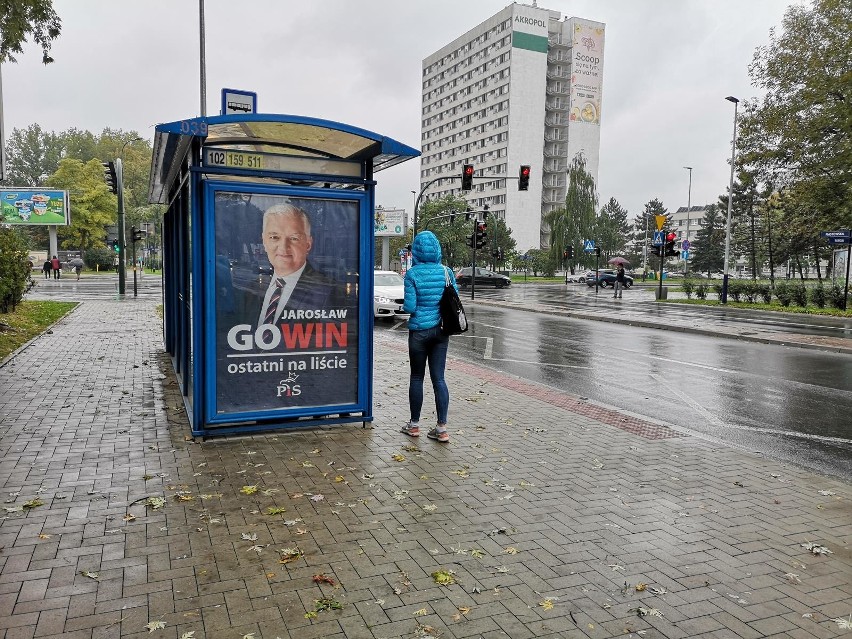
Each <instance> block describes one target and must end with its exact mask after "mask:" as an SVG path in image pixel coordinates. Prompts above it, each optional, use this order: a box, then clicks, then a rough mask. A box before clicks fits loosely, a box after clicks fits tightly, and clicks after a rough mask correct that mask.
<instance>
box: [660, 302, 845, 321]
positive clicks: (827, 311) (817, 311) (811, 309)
mask: <svg viewBox="0 0 852 639" xmlns="http://www.w3.org/2000/svg"><path fill="white" fill-rule="evenodd" d="M666 303H668V304H692V305H693V306H722V303H721V302H719V300H697V299H693V300H666ZM725 306H727V307H728V308H745V309H751V310H753V311H774V312H776V313H799V314H804V315H830V316H832V317H852V310H846V311H842V310H840V309H837V308H817V307H816V306H792V305H790V306H781V304H780V303H779V302H776V301H773V302H772V304H762V303H758V302H754V303H752V302H732V301H731V298H728V303H727V304H725Z"/></svg>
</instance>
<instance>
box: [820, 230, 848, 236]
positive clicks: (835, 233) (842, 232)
mask: <svg viewBox="0 0 852 639" xmlns="http://www.w3.org/2000/svg"><path fill="white" fill-rule="evenodd" d="M820 236H821V237H850V236H852V231H850V230H847V229H842V230H840V231H820Z"/></svg>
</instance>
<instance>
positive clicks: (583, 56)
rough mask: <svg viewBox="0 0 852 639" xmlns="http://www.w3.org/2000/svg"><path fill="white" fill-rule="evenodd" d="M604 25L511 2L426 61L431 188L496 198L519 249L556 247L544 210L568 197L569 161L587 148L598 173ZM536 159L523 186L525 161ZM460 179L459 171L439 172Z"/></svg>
mask: <svg viewBox="0 0 852 639" xmlns="http://www.w3.org/2000/svg"><path fill="white" fill-rule="evenodd" d="M603 49H604V25H603V23H601V22H594V21H591V20H584V19H582V18H568V17H565V18H562V16H561V14H560V13H559V12H558V11H551V10H548V9H542V8H539V7H537V6H536V4H535V3H533V4H532V6H530V5H524V4H511V5H509V6H508V7H506V8H505V9H503V10H502V11H500V12H499V13H497V14H496V15H494V16H492V17H490V18H488V19H487V20H486V21H485V22H483V23H482V24H480V25H479V26H477V27H475V28H474V29H471V30H470V31H468V32H467V33H465V34H464V35H463V36H461V37H459V38H457V39H456V40H453V41H452V42H451V43H449V44H448V45H446V46H445V47H442V48H441V49H439V50H438V51H436V52H435V53H433V54H432V55H430V56H429V57H427V58H426V59H425V60H424V61H423V110H422V132H421V142H422V151H423V155H422V157H421V161H420V184H421V188H422V187H423V186H425V185H426V184H427V183H429V182H430V181H432V180H435V181H434V183H432V184H431V185H430V186H429V187H428V189H427V190H426V191H425V194H424V196H428V197H442V196H444V195H447V194H450V193H452V194H455V195H459V194H461V193H462V192H461V191H460V187H461V180H460V177H461V172H462V165H463V164H472V165H473V166H474V169H475V173H474V180H473V189H472V190H471V191H470V192H466V193H465V197H466V199H467V201H468V203H469V204H470V205H471V206H472V207H473V208H474V209H479V208H481V207H482V206H483V205H485V204H488V205H489V207H490V210H491V211H492V212H493V213H496V214H497V216H503V215H505V219H506V224H507V225H508V226H509V228H511V229H512V237H514V238H515V241H516V242H517V248H518V250H519V251H525V250H527V249H530V248H540V247H546V246H549V242H550V238H549V236H548V230H547V228H546V227H545V225H543V223H542V218H543V217H544V216H545V215H546V214H547V213H548V212H550V211H551V210H553V209H555V208H560V207H562V206H564V203H565V195H566V192H567V186H568V184H567V174H566V171H567V168H568V164H569V162H570V161H571V159H572V158H574V157H575V156H576V155H577V154H578V153H582V154H583V156H584V157H585V159H586V169H587V170H588V172H589V173H590V174H591V175H592V176H593V177H594V178H595V181H596V182H597V176H598V156H599V148H600V123H601V84H602V79H603ZM522 164H524V165H529V166H530V167H531V177H530V184H529V190H528V191H521V192H519V191H518V189H517V180H516V179H509V180H506V179H505V178H506V177H507V176H508V177H509V178H517V177H518V172H519V169H520V166H521V165H522ZM436 178H457V179H436Z"/></svg>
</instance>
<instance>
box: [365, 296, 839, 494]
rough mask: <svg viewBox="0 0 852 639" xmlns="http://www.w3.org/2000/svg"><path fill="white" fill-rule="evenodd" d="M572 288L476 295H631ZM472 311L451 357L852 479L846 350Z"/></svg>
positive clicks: (574, 301) (602, 300)
mask: <svg viewBox="0 0 852 639" xmlns="http://www.w3.org/2000/svg"><path fill="white" fill-rule="evenodd" d="M570 288H571V287H570V286H569V292H567V293H566V289H565V287H545V286H541V287H536V288H535V289H533V288H532V287H519V286H518V287H513V289H510V290H508V291H493V290H486V291H481V292H477V299H480V300H485V299H490V300H496V299H512V300H514V301H518V300H520V299H524V298H526V299H527V300H528V301H530V302H531V303H532V301H533V300H535V301H536V302H538V303H544V304H545V305H547V304H550V305H553V306H554V307H573V308H583V307H588V308H593V307H595V306H596V305H600V304H609V305H611V304H620V303H624V302H625V301H626V300H622V301H621V302H619V301H614V300H612V299H611V297H604V296H605V295H606V293H603V292H601V293H599V294H598V297H597V299H595V297H594V293H593V292H592V293H589V292H588V291H585V290H582V289H581V290H579V291H575V292H573V293H571V292H570ZM593 290H594V289H592V291H593ZM628 293H629V294H631V295H634V298H633V299H631V300H630V301H629V302H628V304H630V309H631V312H633V313H639V314H643V313H644V314H647V316H648V317H660V320H661V323H664V321H665V314H666V312H671V313H684V312H687V313H689V312H698V313H705V314H706V313H707V309H706V308H705V309H703V310H702V309H697V308H687V307H682V306H671V305H658V304H653V303H649V304H644V303H643V298H640V297H639V296H640V295H642V296H646V297H648V299H653V293H649V292H647V291H638V290H637V289H635V288H634V289H633V290H631V291H629V292H628ZM609 294H610V295H611V291H610V292H609ZM463 299H469V293H467V292H464V293H463ZM566 300H567V301H566ZM643 306H647V307H648V308H647V309H643V308H642V307H643ZM660 306H666V308H665V309H663V310H661V309H660V308H659V307H660ZM610 308H611V307H610ZM625 308H627V307H626V306H625ZM725 313H728V314H729V315H731V317H734V316H735V315H736V313H734V314H731V313H730V311H727V310H721V313H720V315H721V314H725ZM766 315H771V314H769V313H767V314H766ZM468 317H469V319H470V321H471V324H472V327H471V330H470V331H469V332H468V333H467V334H465V335H461V336H457V337H454V338H453V340H452V346H451V354H452V355H454V356H456V357H462V358H464V359H468V360H471V361H473V362H477V363H480V364H482V365H485V366H488V367H491V368H494V369H498V370H500V371H503V372H506V373H510V374H514V375H518V376H520V377H523V378H525V379H530V380H534V381H536V382H540V383H543V384H546V385H548V386H551V387H554V388H557V389H559V390H562V391H565V392H568V393H571V394H574V395H578V396H581V397H585V398H588V399H589V400H590V401H594V402H601V403H604V404H607V405H610V406H615V407H617V408H619V409H621V410H626V411H629V412H632V413H635V414H638V415H640V416H643V417H646V418H652V419H659V420H662V421H664V422H666V423H670V424H674V425H676V426H678V427H681V428H684V429H687V430H689V431H691V432H693V433H695V434H699V435H702V436H707V437H710V438H713V439H717V440H720V441H724V442H725V443H727V444H729V445H734V446H739V447H742V448H744V449H747V450H750V451H754V452H759V453H762V454H765V455H766V456H767V457H770V458H773V459H779V460H784V461H786V462H792V463H796V464H800V465H803V466H806V467H808V468H811V469H813V470H816V471H818V472H822V473H826V474H830V475H834V476H839V477H843V478H845V479H847V480H849V479H852V357H850V356H849V355H848V354H839V353H830V352H822V351H815V350H808V349H802V348H792V347H786V346H781V345H771V344H760V343H753V342H748V341H741V340H729V339H724V338H718V337H708V336H703V335H694V334H690V333H683V332H673V331H665V330H656V329H651V328H640V327H635V326H627V325H622V324H611V323H606V322H598V321H591V320H584V319H576V318H571V317H559V316H552V315H548V314H547V313H531V312H527V311H522V310H515V309H510V308H501V307H493V306H482V305H476V304H472V305H468ZM811 319H813V318H808V322H810V320H811ZM713 321H722V320H721V319H719V318H716V319H714V320H713ZM765 321H766V322H771V323H775V324H783V325H784V326H785V327H784V330H791V331H804V332H808V333H810V334H820V333H824V332H827V333H830V334H833V335H848V331H849V330H850V329H852V327H849V328H844V326H843V324H844V322H842V321H840V322H838V321H835V322H828V323H827V324H828V325H825V326H823V325H821V322H819V321H817V322H816V323H815V325H809V324H808V323H806V322H803V321H801V320H800V319H799V320H797V319H796V318H795V317H794V318H784V317H778V316H777V314H776V317H774V318H772V317H770V318H766V320H765ZM377 330H384V331H389V332H390V333H391V334H394V333H395V334H398V335H399V338H400V339H404V338H405V334H406V327H405V324H404V323H400V324H397V325H395V326H394V325H391V324H382V323H378V324H377Z"/></svg>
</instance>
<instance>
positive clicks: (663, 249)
mask: <svg viewBox="0 0 852 639" xmlns="http://www.w3.org/2000/svg"><path fill="white" fill-rule="evenodd" d="M665 263H666V245H665V244H663V245H662V246H660V283H659V284H658V285H657V286H658V288H657V291H658V292H657V300H658V301H659V300H661V299H663V267H664V266H665Z"/></svg>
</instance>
